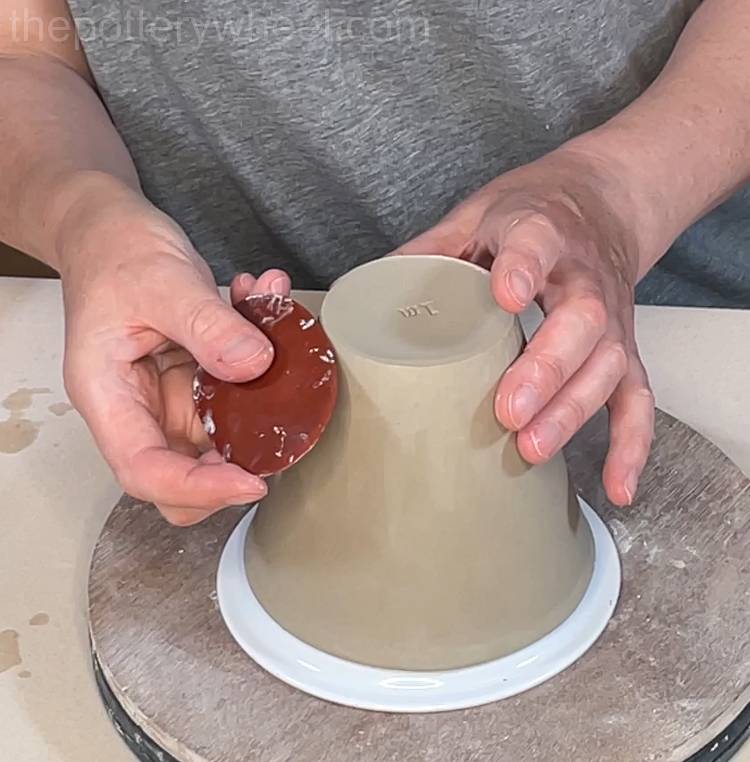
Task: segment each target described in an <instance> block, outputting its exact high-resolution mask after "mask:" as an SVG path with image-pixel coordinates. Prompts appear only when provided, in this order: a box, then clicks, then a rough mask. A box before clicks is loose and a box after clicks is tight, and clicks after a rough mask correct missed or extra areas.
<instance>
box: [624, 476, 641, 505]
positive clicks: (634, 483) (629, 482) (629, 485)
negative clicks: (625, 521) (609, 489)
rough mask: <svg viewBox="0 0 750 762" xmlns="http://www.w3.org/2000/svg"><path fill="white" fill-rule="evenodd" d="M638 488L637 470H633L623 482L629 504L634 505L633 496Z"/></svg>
mask: <svg viewBox="0 0 750 762" xmlns="http://www.w3.org/2000/svg"><path fill="white" fill-rule="evenodd" d="M637 488H638V476H637V475H636V473H635V471H631V472H630V473H629V474H628V475H627V477H626V479H625V483H624V484H623V489H624V490H625V494H626V495H627V498H628V502H627V505H633V498H634V497H635V491H636V489H637Z"/></svg>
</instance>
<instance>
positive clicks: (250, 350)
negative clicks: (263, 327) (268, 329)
mask: <svg viewBox="0 0 750 762" xmlns="http://www.w3.org/2000/svg"><path fill="white" fill-rule="evenodd" d="M272 351H273V350H272V349H271V344H270V342H269V341H268V340H266V339H262V338H260V337H256V336H247V335H243V336H237V337H236V338H235V339H232V341H230V342H228V343H227V344H226V346H225V347H224V351H223V352H222V354H221V359H222V360H223V361H224V362H225V363H227V365H240V364H241V363H246V362H250V361H251V360H254V359H255V358H256V357H260V356H261V355H262V354H263V353H265V352H272Z"/></svg>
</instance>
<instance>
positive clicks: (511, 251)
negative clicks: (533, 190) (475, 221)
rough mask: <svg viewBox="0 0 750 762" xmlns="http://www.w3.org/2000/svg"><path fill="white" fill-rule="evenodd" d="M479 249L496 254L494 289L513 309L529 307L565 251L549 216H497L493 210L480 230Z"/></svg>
mask: <svg viewBox="0 0 750 762" xmlns="http://www.w3.org/2000/svg"><path fill="white" fill-rule="evenodd" d="M476 239H477V243H478V249H479V251H481V250H487V251H488V252H489V253H490V254H491V255H492V256H494V262H493V263H492V270H491V273H492V293H493V294H494V296H495V299H496V301H497V303H498V304H499V305H500V306H501V307H502V308H503V309H505V310H508V311H509V312H520V311H521V310H523V309H525V308H526V307H527V306H528V305H529V304H530V303H531V301H532V300H533V299H534V297H535V296H536V294H537V293H538V292H539V291H540V290H541V288H542V286H543V285H544V283H545V281H546V280H547V276H548V275H549V274H550V272H551V271H552V269H553V268H554V266H555V264H556V263H557V261H558V259H559V257H560V254H561V251H562V245H563V244H562V237H561V236H560V235H559V234H558V232H557V230H556V228H555V227H554V225H552V223H551V222H549V220H548V219H547V217H546V216H545V215H543V214H540V213H539V212H531V213H526V214H525V215H524V214H520V215H515V214H512V215H511V217H510V218H508V217H507V216H506V217H505V218H504V219H502V220H498V219H496V218H495V217H494V216H493V215H492V214H489V215H488V216H487V217H486V218H485V219H484V220H483V221H482V225H481V226H480V228H479V230H478V231H477V233H476Z"/></svg>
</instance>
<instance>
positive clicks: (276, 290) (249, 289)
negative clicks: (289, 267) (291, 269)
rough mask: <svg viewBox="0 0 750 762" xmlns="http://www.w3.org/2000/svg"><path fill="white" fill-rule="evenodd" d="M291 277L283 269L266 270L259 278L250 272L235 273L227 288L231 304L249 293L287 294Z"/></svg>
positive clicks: (290, 288)
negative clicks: (229, 286) (228, 288)
mask: <svg viewBox="0 0 750 762" xmlns="http://www.w3.org/2000/svg"><path fill="white" fill-rule="evenodd" d="M291 290H292V281H291V278H290V277H289V276H288V275H287V274H286V273H285V272H284V271H283V270H266V272H264V273H263V275H261V276H260V278H254V277H253V276H252V275H250V273H241V274H239V275H235V276H234V279H233V280H232V285H231V288H230V290H229V293H230V298H231V301H232V304H238V303H239V302H241V301H243V300H244V299H246V298H247V297H248V296H250V295H251V294H282V295H283V296H289V292H290V291H291Z"/></svg>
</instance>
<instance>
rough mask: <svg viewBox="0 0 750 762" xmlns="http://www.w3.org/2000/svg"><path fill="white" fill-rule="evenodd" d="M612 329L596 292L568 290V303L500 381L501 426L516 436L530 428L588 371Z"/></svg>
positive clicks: (546, 322)
mask: <svg viewBox="0 0 750 762" xmlns="http://www.w3.org/2000/svg"><path fill="white" fill-rule="evenodd" d="M586 289H588V290H586ZM607 323H608V315H607V308H606V306H605V304H604V301H603V299H602V297H601V296H599V295H598V294H597V293H596V291H595V290H593V289H592V287H590V286H585V285H583V284H579V285H576V286H574V287H571V288H569V289H568V296H567V299H565V300H564V301H562V302H561V303H560V304H559V305H558V306H557V307H555V309H553V310H552V311H551V312H550V313H549V315H548V316H547V318H546V319H545V320H544V322H543V323H542V325H541V326H540V328H539V330H538V331H537V332H536V333H535V334H534V336H533V338H532V339H531V341H530V342H529V344H528V346H527V347H526V349H525V350H524V352H523V354H522V355H521V356H520V357H519V358H518V360H516V361H515V362H514V363H513V365H512V366H511V367H510V368H509V369H508V371H506V373H505V374H504V375H503V377H502V379H501V380H500V383H499V385H498V388H497V394H496V398H495V412H496V415H497V418H498V420H499V421H500V423H502V424H503V426H505V427H506V428H508V429H511V430H514V431H518V430H519V429H521V428H523V427H524V426H525V425H526V424H528V423H529V421H531V419H532V418H533V417H534V416H535V415H536V414H537V413H538V412H539V411H540V410H541V409H542V408H543V407H544V406H545V405H546V404H547V403H548V402H549V401H550V400H551V399H552V398H553V397H554V396H555V395H556V394H557V393H558V392H559V391H560V389H561V388H562V386H563V384H565V383H566V382H567V381H568V379H569V378H570V377H571V376H572V375H573V374H574V373H575V372H576V371H577V370H578V369H579V368H580V367H581V365H583V363H584V362H585V361H586V359H587V358H588V356H589V355H590V354H591V352H592V351H593V350H594V347H595V346H596V345H597V344H598V342H599V340H600V339H601V338H602V336H603V335H604V332H605V330H606V329H607Z"/></svg>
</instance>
